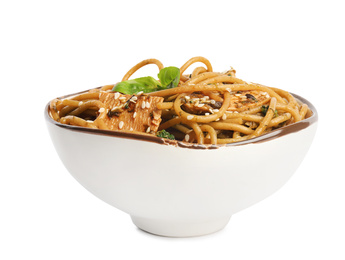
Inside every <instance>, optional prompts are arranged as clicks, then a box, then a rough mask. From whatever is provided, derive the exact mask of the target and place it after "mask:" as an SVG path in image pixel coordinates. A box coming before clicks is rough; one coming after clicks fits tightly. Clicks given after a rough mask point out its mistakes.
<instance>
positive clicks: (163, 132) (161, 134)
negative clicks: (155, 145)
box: [157, 129, 175, 140]
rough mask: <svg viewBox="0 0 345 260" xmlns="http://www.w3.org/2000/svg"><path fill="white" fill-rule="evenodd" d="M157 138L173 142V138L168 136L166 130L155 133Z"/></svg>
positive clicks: (170, 135)
mask: <svg viewBox="0 0 345 260" xmlns="http://www.w3.org/2000/svg"><path fill="white" fill-rule="evenodd" d="M157 136H158V137H161V138H167V139H170V140H175V136H174V135H173V134H170V133H169V132H168V131H166V130H164V129H163V130H161V131H158V132H157Z"/></svg>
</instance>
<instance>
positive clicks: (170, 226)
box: [131, 216, 231, 237]
mask: <svg viewBox="0 0 345 260" xmlns="http://www.w3.org/2000/svg"><path fill="white" fill-rule="evenodd" d="M230 217H231V216H227V217H223V218H218V219H212V220H206V221H189V222H182V221H169V220H157V219H147V218H141V217H136V216H131V218H132V221H133V223H134V224H135V225H136V226H137V227H138V228H139V229H141V230H143V231H146V232H148V233H150V234H154V235H158V236H165V237H195V236H203V235H208V234H211V233H214V232H217V231H219V230H221V229H223V228H224V227H225V226H226V225H227V224H228V222H229V220H230Z"/></svg>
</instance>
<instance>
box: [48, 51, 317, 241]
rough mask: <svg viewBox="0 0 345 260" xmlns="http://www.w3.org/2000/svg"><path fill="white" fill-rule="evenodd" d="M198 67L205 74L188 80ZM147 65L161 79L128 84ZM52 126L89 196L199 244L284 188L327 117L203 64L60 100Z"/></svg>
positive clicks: (147, 227)
mask: <svg viewBox="0 0 345 260" xmlns="http://www.w3.org/2000/svg"><path fill="white" fill-rule="evenodd" d="M197 61H201V62H203V63H204V64H205V65H206V66H205V67H206V68H201V67H198V68H196V69H194V70H193V72H192V73H191V74H184V72H185V70H186V68H188V67H189V66H190V65H191V64H193V63H195V62H197ZM148 63H154V64H157V65H158V67H159V69H160V72H159V79H160V80H159V81H158V80H156V79H154V78H152V77H144V78H143V79H133V80H129V77H130V76H131V75H132V74H133V73H134V72H135V71H136V70H137V69H138V68H140V67H142V66H144V65H146V64H148ZM190 101H191V102H190ZM45 118H46V122H47V127H48V130H49V133H50V136H51V139H52V141H53V144H54V146H55V149H56V151H57V153H58V155H59V157H60V159H61V161H62V162H63V164H64V165H65V167H66V168H67V170H68V171H69V172H70V173H71V175H72V176H73V177H74V178H75V179H76V180H77V181H78V182H79V183H80V184H81V185H83V186H84V187H85V188H86V189H87V190H88V191H90V192H91V193H92V194H94V195H95V196H97V197H98V198H100V199H101V200H103V201H104V202H106V203H108V204H110V205H112V206H114V207H116V208H117V209H120V210H122V211H123V212H125V213H128V214H129V215H130V216H131V219H132V221H133V223H134V224H135V225H136V226H137V227H138V228H140V229H142V230H144V231H147V232H149V233H152V234H156V235H161V236H170V237H190V236H200V235H206V234H210V233H213V232H216V231H218V230H220V229H222V228H224V227H225V226H226V224H227V223H228V221H229V220H230V218H231V216H232V215H233V214H235V213H237V212H239V211H241V210H243V209H245V208H247V207H249V206H251V205H253V204H255V203H257V202H259V201H261V200H263V199H265V198H267V197H268V196H270V195H271V194H273V193H274V192H276V191H277V190H278V189H280V188H281V187H282V186H283V185H284V184H285V183H286V182H287V181H288V180H289V179H290V178H291V176H292V175H293V173H294V172H295V171H296V169H297V168H298V166H299V165H300V164H301V162H302V161H303V158H304V156H305V155H306V153H307V151H308V149H309V147H310V145H311V143H312V140H313V138H314V135H315V132H316V129H317V120H318V115H317V111H316V109H315V107H314V106H313V105H312V104H311V103H310V102H309V101H308V100H306V99H305V98H303V97H300V96H298V95H296V94H290V93H288V92H286V91H283V90H279V89H276V88H269V87H265V86H262V85H259V84H253V83H247V82H244V81H243V80H240V79H238V78H236V77H235V71H234V70H233V69H230V70H228V71H227V72H225V73H216V72H213V71H212V67H211V65H210V63H209V62H208V61H207V60H206V59H204V58H201V57H197V58H193V59H191V60H189V61H188V62H186V63H185V64H184V65H183V66H182V67H181V68H180V69H178V68H176V67H170V68H169V67H168V69H165V68H164V67H163V65H162V64H161V63H160V62H159V61H157V60H152V59H151V60H145V61H143V62H141V63H139V64H138V65H136V66H134V67H133V68H132V69H131V70H130V71H129V72H128V73H126V74H125V76H124V78H123V80H122V81H121V82H119V83H117V84H113V85H107V86H103V87H100V88H96V89H93V90H89V91H84V92H81V93H77V94H71V95H68V96H64V97H61V98H56V99H54V100H53V101H51V102H49V103H48V104H47V106H46V109H45ZM209 120H211V121H209ZM243 129H246V130H245V131H246V132H245V131H244V130H243ZM172 139H173V140H172Z"/></svg>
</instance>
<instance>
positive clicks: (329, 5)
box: [0, 0, 345, 260]
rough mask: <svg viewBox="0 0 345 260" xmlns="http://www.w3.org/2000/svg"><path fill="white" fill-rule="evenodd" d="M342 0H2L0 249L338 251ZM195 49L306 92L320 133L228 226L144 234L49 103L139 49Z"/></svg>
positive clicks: (312, 254) (107, 254)
mask: <svg viewBox="0 0 345 260" xmlns="http://www.w3.org/2000/svg"><path fill="white" fill-rule="evenodd" d="M342 2H343V1H333V0H328V1H318V0H316V1H303V0H300V1H293V0H291V1H218V0H213V1H202V0H199V1H188V0H185V1H178V0H174V1H152V0H146V1H130V0H128V1H73V0H70V1H64V0H61V1H38V0H32V1H1V2H0V28H1V31H0V33H1V35H0V37H1V39H0V46H1V48H0V83H1V84H0V86H1V102H0V106H1V110H0V111H1V144H0V149H1V154H2V155H1V165H0V167H1V175H0V202H1V203H0V210H1V214H0V259H6V260H7V259H36V260H38V259H84V260H85V259H152V260H154V259H265V260H269V259H275V260H276V259H332V260H335V259H345V251H344V250H345V249H344V244H345V224H344V219H345V213H344V204H345V203H344V198H345V170H344V169H345V166H344V161H345V160H344V159H345V156H344V145H345V142H344V134H343V133H344V131H345V123H344V109H343V108H344V102H345V91H344V89H345V84H344V71H345V66H344V60H345V55H344V48H345V41H344V38H343V36H344V25H345V18H344V8H343V7H342V5H341V4H342ZM199 55H200V56H204V57H206V58H208V59H209V60H210V61H211V63H212V64H213V67H214V70H215V71H223V70H226V69H228V68H229V66H233V67H234V68H235V69H236V70H237V72H238V73H237V76H238V77H240V78H242V79H244V80H247V81H253V82H259V83H262V84H266V85H269V86H274V87H279V88H282V89H285V90H288V91H291V92H293V93H297V94H299V95H301V96H303V97H306V98H307V99H309V100H310V101H311V102H312V103H313V104H314V105H315V106H316V107H317V109H318V112H319V128H318V132H317V135H316V137H315V139H314V143H313V145H312V147H311V148H310V150H309V153H308V154H307V156H306V158H305V160H304V161H303V163H302V165H301V166H300V168H299V169H298V171H297V172H296V173H295V175H294V176H293V178H292V179H291V180H290V181H289V182H288V183H287V184H286V185H285V186H284V187H283V188H282V189H281V190H279V191H278V192H277V193H275V194H274V195H272V196H270V197H269V198H267V199H266V200H264V201H262V202H260V203H258V204H256V205H255V206H252V207H251V208H248V209H246V210H244V211H242V212H239V213H237V214H235V215H234V216H233V217H232V218H231V220H230V222H229V224H228V225H227V226H226V228H225V229H223V230H222V231H220V232H218V233H215V234H212V235H208V236H204V237H198V238H184V239H176V238H175V239H172V238H163V237H158V236H153V235H149V234H147V233H144V232H142V231H140V230H138V229H137V228H136V227H135V226H134V225H133V224H132V222H131V220H130V217H129V216H128V215H127V214H125V213H123V212H121V211H119V210H117V209H115V208H112V207H111V206H109V205H107V204H105V203H104V202H102V201H100V200H99V199H97V198H95V197H94V196H93V195H91V194H90V193H89V192H88V191H86V190H85V189H84V188H83V187H82V186H81V185H80V184H79V183H77V182H76V181H75V180H74V179H73V178H72V177H71V176H70V174H69V173H68V172H67V171H66V170H65V168H64V166H63V165H62V163H61V162H60V160H59V158H58V156H57V154H56V152H55V150H54V147H53V145H52V143H51V141H50V138H49V135H48V131H47V129H46V125H45V121H44V117H43V110H44V107H45V105H46V104H47V102H48V101H49V100H51V99H53V98H55V97H57V96H61V95H65V94H69V93H75V92H78V91H82V90H86V89H90V88H93V87H98V86H101V85H105V84H111V83H115V82H117V81H119V80H120V79H121V78H122V76H123V75H124V74H125V73H126V72H127V70H128V69H129V68H130V67H132V66H133V65H134V64H136V63H137V62H139V61H141V60H143V59H147V58H157V59H159V60H161V61H162V62H163V64H164V65H165V66H181V65H182V64H183V63H184V62H185V61H186V60H188V59H189V58H191V57H193V56H199ZM145 73H146V72H145ZM147 73H151V74H150V75H153V76H154V75H155V74H156V73H157V71H156V68H154V67H150V69H149V70H148V72H147ZM295 149H298V147H296V148H295ZM292 154H293V151H292ZM277 174H279V173H277Z"/></svg>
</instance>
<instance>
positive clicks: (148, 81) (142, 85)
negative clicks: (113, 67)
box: [112, 76, 161, 95]
mask: <svg viewBox="0 0 345 260" xmlns="http://www.w3.org/2000/svg"><path fill="white" fill-rule="evenodd" d="M160 87H161V84H160V83H159V81H157V80H155V79H154V78H152V77H151V76H148V77H141V78H136V79H130V80H126V81H122V82H119V83H117V84H116V85H115V86H114V87H113V89H112V91H117V92H120V93H122V94H131V95H132V94H136V93H138V92H140V91H143V92H144V93H149V92H153V91H156V90H157V89H159V88H160Z"/></svg>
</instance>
